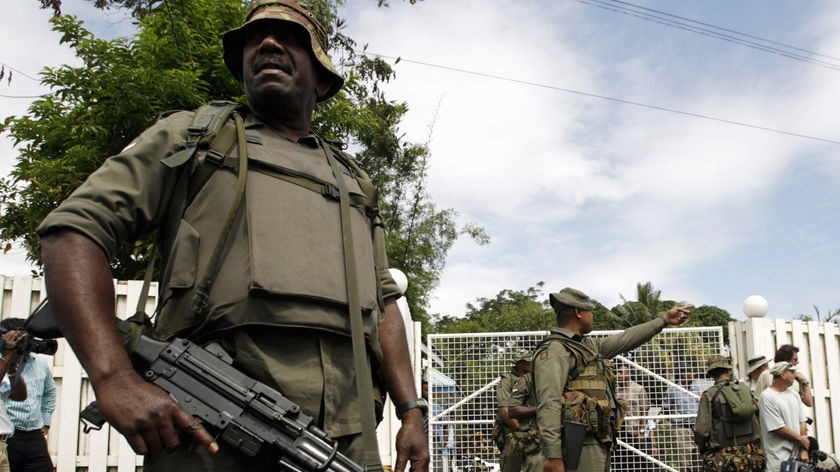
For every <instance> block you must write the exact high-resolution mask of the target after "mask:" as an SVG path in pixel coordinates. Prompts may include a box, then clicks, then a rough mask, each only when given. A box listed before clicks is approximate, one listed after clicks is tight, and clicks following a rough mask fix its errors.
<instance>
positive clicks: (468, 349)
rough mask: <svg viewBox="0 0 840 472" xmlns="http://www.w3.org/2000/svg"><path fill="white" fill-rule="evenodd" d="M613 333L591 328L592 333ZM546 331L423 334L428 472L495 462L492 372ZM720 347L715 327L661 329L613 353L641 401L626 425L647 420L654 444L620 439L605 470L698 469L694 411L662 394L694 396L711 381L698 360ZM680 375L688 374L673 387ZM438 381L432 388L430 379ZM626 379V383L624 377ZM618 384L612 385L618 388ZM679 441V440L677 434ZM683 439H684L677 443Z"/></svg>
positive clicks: (720, 334) (509, 363)
mask: <svg viewBox="0 0 840 472" xmlns="http://www.w3.org/2000/svg"><path fill="white" fill-rule="evenodd" d="M614 333H616V332H603V331H602V332H594V333H592V334H591V335H592V336H595V337H602V336H607V335H609V334H614ZM546 334H547V333H546V332H542V331H539V332H514V333H482V334H453V335H443V334H440V335H438V334H435V335H429V336H428V337H427V339H428V345H429V346H430V348H431V350H432V352H434V353H436V354H437V360H436V361H435V362H433V363H431V365H430V366H429V367H431V368H433V369H435V371H436V372H439V374H442V375H438V376H437V377H434V376H430V377H429V379H430V387H431V388H430V389H429V390H430V393H429V397H430V398H429V399H430V402H431V403H432V404H438V405H443V407H441V406H438V414H436V415H433V416H432V417H431V418H430V421H429V431H430V432H431V433H432V434H430V436H431V439H430V444H432V447H431V453H432V457H433V460H432V463H433V469H432V471H433V472H443V471H449V470H467V469H469V470H475V469H482V468H484V469H490V468H493V465H494V464H497V463H498V459H499V451H498V449H496V447H495V445H494V444H493V441H492V438H491V431H492V429H493V423H494V421H495V418H496V411H497V407H496V405H497V404H496V385H497V384H498V381H499V376H500V375H501V374H502V373H504V372H508V371H510V369H511V368H512V367H513V359H512V357H513V355H514V353H516V352H517V351H518V350H520V349H525V350H528V351H533V350H534V349H535V348H536V346H537V344H538V343H539V342H540V341H541V340H542V339H543V338H544V337H545V335H546ZM723 350H724V344H723V330H722V328H720V327H715V328H696V329H690V328H676V329H667V330H665V331H663V332H662V333H660V334H659V335H657V336H656V337H655V338H654V339H653V340H651V341H650V342H648V343H646V344H645V345H643V346H640V347H639V348H637V349H635V350H634V351H632V352H628V353H624V354H622V355H620V356H617V357H616V358H615V359H614V360H615V362H616V364H617V366H618V365H622V366H626V367H628V368H629V370H630V372H632V375H631V378H630V381H632V382H635V383H636V384H638V385H639V386H641V388H643V389H644V391H645V392H646V395H647V401H646V402H644V403H643V404H644V406H643V407H642V408H641V409H640V411H638V412H633V413H632V414H633V416H628V417H627V418H626V422H627V423H628V424H633V423H635V424H636V425H639V426H640V427H641V428H644V427H645V426H646V425H647V423H648V421H649V420H650V422H651V425H652V428H651V430H652V434H653V436H654V438H655V444H656V446H657V448H656V449H655V450H654V451H642V450H639V449H636V448H632V447H631V446H630V445H628V444H627V443H625V442H624V441H621V442H620V443H619V447H618V448H616V451H615V453H614V456H613V463H612V470H628V471H629V470H634V471H639V470H669V471H676V470H679V471H689V470H698V471H699V470H700V468H701V466H700V459H699V456H698V455H697V453H696V452H694V451H695V450H696V448H695V447H694V444H693V442H691V441H692V440H691V439H690V437H691V436H690V435H688V436H686V435H685V434H683V433H686V432H690V431H691V430H690V429H689V428H686V427H685V426H680V425H677V423H684V424H689V423H690V422H693V417H694V416H696V407H694V409H693V414H691V415H681V414H679V413H678V412H675V411H674V410H673V409H669V408H668V404H669V403H668V402H667V401H666V398H667V397H668V396H669V392H675V391H676V392H679V395H685V396H687V397H689V398H692V399H694V401H699V393H702V391H703V390H705V389H706V388H707V387H708V386H710V385H711V382H710V380H708V379H706V378H705V377H704V375H703V369H704V363H705V360H706V359H707V358H708V357H710V356H711V355H714V354H720V353H722V352H723ZM680 374H687V375H690V378H688V383H686V384H680V382H679V381H678V377H680ZM436 382H437V383H438V385H435V383H436ZM628 383H629V381H628ZM623 386H624V385H622V384H619V388H621V387H623ZM449 428H453V429H454V432H455V447H454V448H451V449H445V450H444V449H442V448H441V447H440V446H439V445H435V444H433V443H434V439H433V438H434V436H435V434H434V433H435V431H436V430H437V432H438V433H440V432H441V431H444V430H446V431H447V432H448V429H449ZM681 438H682V439H683V440H680V439H681ZM685 438H688V441H689V443H686V442H685V441H684V439H685Z"/></svg>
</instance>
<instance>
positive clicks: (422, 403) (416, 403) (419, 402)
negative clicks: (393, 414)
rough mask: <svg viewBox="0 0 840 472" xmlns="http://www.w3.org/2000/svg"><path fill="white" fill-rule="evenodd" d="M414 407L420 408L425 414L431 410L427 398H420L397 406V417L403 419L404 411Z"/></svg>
mask: <svg viewBox="0 0 840 472" xmlns="http://www.w3.org/2000/svg"><path fill="white" fill-rule="evenodd" d="M414 408H419V409H420V411H422V412H423V414H424V415H425V414H426V413H428V412H429V403H428V402H426V399H425V398H418V399H416V400H409V401H407V402H405V403H403V404H401V405H399V406H398V407H397V418H400V419H402V415H403V413H405V412H406V411H408V410H412V409H414Z"/></svg>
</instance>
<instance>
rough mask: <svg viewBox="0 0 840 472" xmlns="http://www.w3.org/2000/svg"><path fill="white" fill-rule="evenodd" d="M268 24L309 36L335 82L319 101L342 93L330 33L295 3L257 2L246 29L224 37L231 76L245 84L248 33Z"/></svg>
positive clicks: (288, 0)
mask: <svg viewBox="0 0 840 472" xmlns="http://www.w3.org/2000/svg"><path fill="white" fill-rule="evenodd" d="M268 21H284V22H289V23H294V24H296V25H298V26H300V27H301V28H303V29H304V30H305V31H306V32H307V34H308V35H309V45H310V48H311V50H312V54H313V56H314V57H315V60H317V61H318V63H319V64H321V66H322V67H323V68H324V69H325V70H326V71H327V72H328V73H329V75H330V78H331V79H332V80H331V83H330V88H329V89H328V90H327V92H326V93H325V94H324V95H322V96H321V97H318V101H323V100H326V99H328V98H330V97H332V96H333V95H335V94H336V93H338V91H339V90H340V89H341V87H342V86H343V85H344V78H342V77H341V75H339V73H338V71H337V70H336V68H335V66H334V65H333V63H332V61H331V60H330V56H329V55H327V50H328V49H329V41H328V39H327V30H326V29H325V28H324V26H323V25H321V23H320V22H319V21H318V18H316V17H315V14H314V13H313V12H312V11H311V10H309V9H308V8H306V7H304V6H303V5H301V4H299V3H298V2H296V1H294V0H256V1H254V2H253V3H251V6H250V7H249V8H248V14H247V15H246V16H245V22H244V23H243V24H242V26H240V27H238V28H234V29H232V30H229V31H227V32H226V33H225V34H224V35H223V36H222V45H223V46H224V55H223V57H224V61H225V66H227V68H228V70H229V71H230V73H231V74H233V76H234V77H236V78H237V79H238V80H240V81H241V80H242V51H243V48H244V47H245V40H246V38H247V32H248V30H249V29H250V28H251V27H253V25H254V24H255V23H262V22H268Z"/></svg>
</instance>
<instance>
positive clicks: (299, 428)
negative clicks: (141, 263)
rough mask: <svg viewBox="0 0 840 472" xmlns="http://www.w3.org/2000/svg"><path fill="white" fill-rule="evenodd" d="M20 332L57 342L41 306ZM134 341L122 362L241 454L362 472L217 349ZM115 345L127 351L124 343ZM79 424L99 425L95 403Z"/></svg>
mask: <svg viewBox="0 0 840 472" xmlns="http://www.w3.org/2000/svg"><path fill="white" fill-rule="evenodd" d="M140 315H142V316H140ZM138 316H139V319H140V320H142V319H143V318H144V317H145V315H143V313H138V314H137V315H135V316H134V317H132V320H135V321H136V318H138ZM118 324H119V326H120V329H121V332H123V331H124V330H125V331H126V332H127V331H131V330H132V329H133V328H132V326H134V327H136V328H137V329H140V326H142V325H141V324H132V323H131V320H128V321H119V322H118ZM26 330H27V331H28V332H29V333H30V334H32V335H35V336H40V337H44V338H58V337H61V336H62V334H61V332H60V331H59V329H58V327H57V326H56V324H55V319H54V318H53V314H52V310H51V309H50V306H49V303H47V300H46V299H45V300H44V301H43V302H41V304H40V305H39V306H38V307H37V308H36V309H35V311H34V312H33V313H32V314H31V315H30V316H29V318H28V319H27V321H26ZM123 334H124V333H123ZM138 338H139V340H138V341H137V342H136V344H134V343H131V344H132V345H133V346H134V347H133V349H130V351H131V352H130V355H131V359H132V362H134V365H135V368H137V370H138V371H142V374H143V376H144V377H145V379H146V380H147V381H149V382H151V383H152V384H154V385H157V386H158V387H160V388H161V389H163V390H164V391H166V392H167V393H169V394H170V395H172V397H173V398H174V399H175V401H177V402H178V404H179V405H181V407H183V408H184V409H185V410H187V411H188V412H189V413H190V414H192V415H193V416H195V417H196V418H198V419H200V420H202V421H203V422H204V423H205V424H206V425H208V426H210V427H211V428H214V429H217V430H219V431H220V433H221V437H222V439H223V440H225V441H226V442H228V443H230V444H231V445H233V446H234V447H236V448H237V449H239V450H240V451H241V452H243V453H244V454H246V455H248V456H250V457H253V456H256V455H257V453H259V452H260V451H265V453H268V454H274V455H275V456H276V457H277V465H278V467H279V468H280V470H283V471H285V472H365V470H366V468H365V467H362V466H360V465H359V464H356V463H355V462H353V461H351V460H350V459H348V458H347V456H345V455H343V454H341V453H340V452H338V446H337V445H336V443H335V441H333V440H331V439H330V438H329V437H328V436H327V434H326V433H325V432H323V431H321V430H320V429H319V428H318V427H317V426H315V425H314V424H313V420H312V417H311V416H308V415H306V414H305V413H303V412H302V411H301V410H300V406H299V405H297V404H296V403H294V402H292V401H291V400H289V399H288V398H286V397H285V396H283V394H282V393H280V392H278V391H277V390H274V389H273V388H271V387H269V386H268V385H265V384H263V383H261V382H258V381H257V380H255V379H252V378H251V377H248V376H247V375H245V374H243V373H242V372H240V371H238V370H236V369H235V368H234V367H233V366H232V365H231V364H232V362H233V360H232V359H231V357H230V355H228V353H226V352H225V351H224V349H222V347H221V346H219V345H218V344H210V345H208V346H207V347H201V346H199V345H197V344H195V343H192V342H190V341H188V340H186V339H182V338H174V339H173V340H171V341H168V342H167V341H160V340H157V339H153V338H150V337H148V336H146V335H138ZM123 342H124V343H126V345H127V346H128V345H129V344H128V341H127V340H126V339H125V338H124V339H123ZM81 420H82V422H83V423H84V431H85V432H86V433H87V432H89V431H90V430H91V429H100V428H102V425H103V424H105V419H104V418H103V417H102V415H101V413H100V411H99V408H98V407H97V406H96V402H93V403H91V404H90V405H88V406H87V407H86V408H85V409H84V410H83V411H82V414H81ZM378 469H379V470H381V466H379V467H378Z"/></svg>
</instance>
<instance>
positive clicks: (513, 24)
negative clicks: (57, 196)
mask: <svg viewBox="0 0 840 472" xmlns="http://www.w3.org/2000/svg"><path fill="white" fill-rule="evenodd" d="M390 3H391V6H390V8H377V7H376V1H375V0H348V2H347V5H346V6H345V7H344V8H343V9H342V16H343V17H344V18H345V19H346V20H347V30H346V32H347V33H348V34H349V35H350V36H351V37H353V38H354V39H356V40H357V41H358V43H359V45H360V46H361V45H364V44H366V45H367V51H368V52H369V53H374V54H380V55H382V56H384V57H386V58H389V59H388V60H389V61H391V62H392V63H393V62H394V58H397V57H400V58H401V60H400V61H399V63H397V64H396V65H395V70H396V73H397V77H396V79H395V80H394V81H393V82H392V83H390V84H389V85H388V86H387V94H388V96H389V97H390V98H391V99H394V100H400V101H406V102H407V103H408V105H409V107H410V112H409V114H408V115H407V116H406V118H405V120H404V121H403V123H402V131H403V132H404V133H405V134H406V137H407V139H409V140H411V141H415V142H424V141H427V140H431V142H430V146H431V151H432V154H431V160H430V168H429V178H428V191H429V194H430V196H431V198H432V200H433V201H434V202H435V203H436V204H437V205H438V206H439V208H453V209H455V210H456V211H457V212H458V213H459V217H458V220H459V222H460V223H461V224H465V223H474V224H477V225H479V226H482V227H484V228H485V230H486V231H487V233H488V234H489V235H490V237H491V243H490V244H489V245H486V246H478V245H476V244H475V243H473V242H472V241H470V240H469V239H462V240H459V241H458V242H457V243H456V244H455V246H454V247H453V248H452V250H451V251H450V253H449V258H448V261H447V265H446V268H445V269H444V271H443V274H442V278H441V283H440V287H439V288H438V289H437V290H436V291H435V292H434V294H433V299H432V305H431V309H430V313H440V314H449V315H456V316H457V315H460V314H463V312H464V305H465V304H466V303H469V302H474V301H475V300H476V299H477V298H480V297H487V298H492V297H494V296H495V295H496V294H497V293H498V292H499V291H501V290H503V289H513V290H524V289H526V288H528V287H531V286H534V285H535V284H536V283H537V282H539V281H543V282H545V283H546V289H547V291H557V290H559V289H561V288H563V287H566V286H573V287H576V288H579V289H581V290H583V291H585V292H587V293H588V294H589V295H590V296H593V297H594V298H596V299H598V300H599V301H601V302H602V303H604V304H605V305H607V306H608V307H609V306H613V305H615V304H617V303H619V302H620V298H619V294H624V295H625V296H627V298H628V299H633V298H634V297H635V287H636V284H637V283H638V282H647V281H650V282H652V283H653V285H654V287H655V288H657V289H660V290H661V291H662V296H663V298H665V299H674V300H681V301H686V302H689V303H694V304H696V305H715V306H718V307H720V308H723V309H725V310H727V311H729V312H730V313H731V314H732V315H733V316H734V317H736V318H741V319H743V318H744V315H743V312H742V306H743V302H744V299H746V298H747V297H748V296H750V295H753V294H760V295H762V296H764V297H765V298H766V299H767V300H768V302H769V307H770V311H769V314H768V316H772V317H780V318H792V317H794V316H796V315H798V314H807V315H814V309H813V305H816V306H817V307H818V308H819V309H820V312H821V313H826V312H827V311H828V310H830V309H836V308H840V303H838V297H837V291H838V288H840V275H839V274H840V270H838V267H840V237H839V236H840V222H838V216H840V211H838V210H840V186H838V185H837V182H838V178H840V156H838V154H840V152H838V151H840V131H838V127H837V120H836V119H835V118H834V114H836V110H837V109H838V104H840V100H838V99H839V98H840V88H839V87H838V85H837V84H838V83H840V29H838V28H837V25H838V24H840V4H837V3H836V2H829V1H812V2H787V1H779V0H761V1H758V0H750V1H732V0H725V1H717V0H684V1H680V2H672V1H671V2H667V1H639V2H637V3H633V4H628V3H619V2H613V1H600V0H598V1H596V0H585V1H577V0H538V1H517V2H512V1H502V0H474V1H469V0H446V1H441V0H425V1H422V2H418V3H417V4H415V5H410V4H409V3H408V2H403V1H401V0H391V1H390ZM64 4H65V11H71V10H76V12H79V13H80V14H82V15H83V17H84V18H88V20H87V21H88V23H87V24H86V26H87V27H88V28H90V29H93V30H95V31H98V32H100V34H102V35H103V36H107V37H112V36H116V35H119V34H122V32H123V31H130V27H131V25H130V22H128V21H126V20H124V19H121V18H120V17H118V16H117V15H111V16H109V17H104V16H103V15H102V14H101V13H98V12H93V13H88V9H87V8H81V9H80V7H79V5H80V4H81V0H65V2H64ZM633 5H638V6H641V7H644V9H638V8H632V7H633ZM631 8H632V9H634V10H635V12H633V13H630V12H628V11H627V10H628V9H631ZM71 12H72V11H71ZM652 15H655V16H657V18H658V19H653V18H651V16H652ZM48 17H49V13H48V12H46V11H43V10H39V9H38V2H36V1H35V0H7V1H5V2H0V26H1V27H2V30H0V31H2V33H0V34H2V43H1V44H0V62H2V63H4V64H7V65H9V66H12V67H14V68H16V69H19V70H20V71H22V73H25V74H27V75H29V76H32V77H36V78H37V73H38V71H39V70H40V69H41V68H43V67H44V66H57V65H59V64H61V63H64V62H68V61H72V58H71V57H70V55H69V52H68V50H67V49H66V48H63V47H60V46H58V38H57V35H56V34H54V33H52V32H50V31H49V28H48V25H47V19H48ZM94 19H95V20H97V23H96V24H95V25H94V23H92V22H93V20H94ZM675 23H679V24H675ZM715 27H717V28H715ZM697 30H702V31H697ZM745 35H747V36H745ZM721 37H723V39H721ZM744 42H749V43H751V46H750V45H745V44H743V43H744ZM790 47H793V48H795V49H792V48H790ZM791 56H794V57H791ZM797 58H798V59H797ZM44 92H45V90H44V89H43V88H40V89H39V87H38V83H37V81H35V80H31V79H28V78H26V77H25V76H23V75H22V74H18V73H16V74H15V76H14V79H13V81H12V83H11V84H7V82H6V79H3V80H2V81H0V116H2V117H5V116H7V115H10V114H20V113H22V112H23V111H25V107H26V105H27V103H28V100H27V99H25V98H8V97H9V96H21V97H25V96H29V95H36V94H38V93H44ZM669 110H670V111H669ZM14 156H15V154H14V152H13V151H12V150H11V149H10V146H9V144H8V140H7V139H6V140H5V141H4V142H3V147H0V167H2V169H4V170H5V169H8V168H9V166H10V165H11V163H12V162H13V160H14ZM14 259H15V257H8V256H7V257H5V258H3V259H0V272H1V273H6V274H11V273H15V271H18V272H19V271H20V270H24V272H28V268H26V267H25V265H22V264H16V263H14ZM17 259H19V257H18V258H17ZM21 268H23V269H21Z"/></svg>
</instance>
